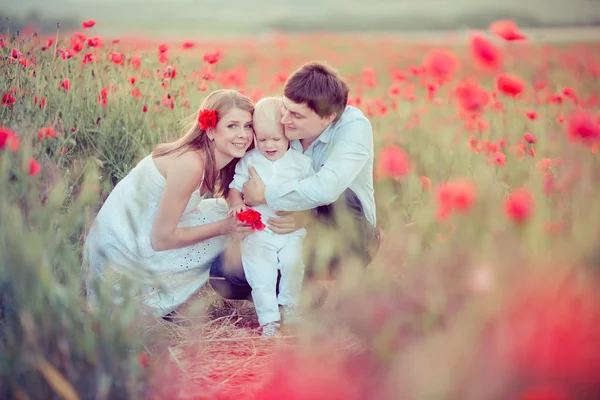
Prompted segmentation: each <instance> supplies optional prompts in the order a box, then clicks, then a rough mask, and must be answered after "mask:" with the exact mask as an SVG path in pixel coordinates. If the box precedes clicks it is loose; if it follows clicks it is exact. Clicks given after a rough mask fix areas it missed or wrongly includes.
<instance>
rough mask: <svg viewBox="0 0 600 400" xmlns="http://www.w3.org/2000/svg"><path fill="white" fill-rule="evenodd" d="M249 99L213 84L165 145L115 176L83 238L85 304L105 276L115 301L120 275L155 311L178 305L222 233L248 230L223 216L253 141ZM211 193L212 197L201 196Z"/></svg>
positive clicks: (198, 280) (205, 271)
mask: <svg viewBox="0 0 600 400" xmlns="http://www.w3.org/2000/svg"><path fill="white" fill-rule="evenodd" d="M253 110H254V105H253V103H252V101H251V100H250V99H249V98H248V97H246V96H244V95H242V94H240V93H239V92H237V91H235V90H217V91H215V92H213V93H211V94H210V95H209V96H208V97H206V99H205V100H204V102H203V103H202V105H201V108H200V110H199V112H198V114H197V115H195V118H194V119H195V121H194V124H193V126H192V128H191V129H190V130H189V131H188V132H187V134H185V135H184V136H183V137H181V138H180V139H179V140H177V141H175V142H172V143H163V144H160V145H158V146H157V147H156V149H155V150H154V152H152V153H151V154H150V155H148V156H146V157H145V158H144V159H143V160H142V161H140V162H139V163H138V164H137V165H136V167H135V168H134V169H133V170H131V172H130V173H129V174H128V175H127V176H126V177H125V178H124V179H123V180H122V181H120V182H119V183H118V184H117V185H116V186H115V188H114V189H113V191H112V192H111V193H110V196H109V197H108V199H107V200H106V202H105V203H104V204H103V206H102V208H101V209H100V212H99V213H98V215H97V217H96V219H95V221H94V223H93V225H92V227H91V229H90V232H89V234H88V236H87V239H86V244H85V253H84V263H85V265H86V267H87V268H86V273H85V275H86V278H85V281H86V289H87V293H88V300H89V304H90V306H91V307H92V308H95V307H96V306H97V302H96V300H97V299H98V295H97V289H98V286H97V283H99V282H100V281H104V282H107V283H108V284H109V285H111V286H112V287H113V288H114V289H115V290H116V293H113V294H111V296H113V295H114V296H115V297H113V298H112V301H113V302H114V303H115V304H118V303H119V296H118V293H119V290H123V289H124V287H123V285H122V284H121V283H122V282H123V278H128V281H129V282H130V283H132V284H133V287H131V288H130V290H132V293H133V294H134V295H135V296H136V297H137V298H138V299H139V300H140V301H141V302H142V303H143V304H144V305H145V306H147V307H148V308H149V310H150V313H151V314H152V315H154V316H157V317H160V316H165V315H166V314H168V313H170V312H171V311H173V310H175V309H176V308H177V307H178V306H179V305H181V304H183V303H184V302H185V301H186V300H187V299H188V298H189V297H190V296H191V295H192V294H194V293H195V292H196V291H198V289H200V287H202V286H203V285H204V284H205V283H206V281H207V280H208V276H209V270H210V265H211V262H212V261H213V260H214V259H215V258H216V257H217V256H218V255H219V254H221V253H222V252H223V250H224V248H225V239H226V237H227V236H228V235H230V236H234V237H237V238H242V237H244V236H246V235H248V234H250V233H251V232H252V230H251V228H250V227H248V226H246V225H245V224H242V223H240V222H238V221H237V220H236V219H235V217H230V218H227V217H226V214H227V204H226V202H225V200H224V199H223V198H226V197H227V194H228V191H229V183H230V182H231V180H232V178H233V174H234V169H235V165H236V163H237V161H238V160H239V159H240V158H241V157H243V155H244V154H245V152H246V150H247V149H248V148H249V147H250V145H251V143H252V140H253V130H252V113H253ZM209 193H214V194H215V195H216V196H217V197H219V198H216V199H205V198H206V196H207V195H208V194H209Z"/></svg>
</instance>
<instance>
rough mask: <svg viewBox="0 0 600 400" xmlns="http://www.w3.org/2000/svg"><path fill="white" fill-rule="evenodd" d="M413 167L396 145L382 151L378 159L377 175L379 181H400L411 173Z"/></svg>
mask: <svg viewBox="0 0 600 400" xmlns="http://www.w3.org/2000/svg"><path fill="white" fill-rule="evenodd" d="M410 170H411V166H410V162H409V160H408V157H406V154H405V153H404V151H403V150H402V149H401V148H400V147H398V146H396V145H393V144H392V145H388V146H386V147H384V148H383V149H381V151H380V152H379V157H377V166H376V171H375V172H376V175H377V177H378V178H379V179H384V178H394V179H400V178H402V177H404V176H406V175H408V174H409V173H410Z"/></svg>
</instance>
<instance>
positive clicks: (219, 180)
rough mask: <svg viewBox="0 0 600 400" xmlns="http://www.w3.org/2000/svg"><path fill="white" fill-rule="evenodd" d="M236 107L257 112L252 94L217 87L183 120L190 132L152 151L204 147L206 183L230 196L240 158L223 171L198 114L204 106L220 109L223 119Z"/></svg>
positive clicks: (164, 152)
mask: <svg viewBox="0 0 600 400" xmlns="http://www.w3.org/2000/svg"><path fill="white" fill-rule="evenodd" d="M234 108H239V109H241V110H244V111H248V112H249V113H250V114H252V113H253V112H254V103H252V100H250V98H248V97H247V96H244V95H243V94H241V93H240V92H238V91H236V90H232V89H220V90H215V91H214V92H212V93H211V94H209V95H208V96H207V97H206V98H205V99H204V101H203V102H202V104H201V105H200V110H198V112H197V113H195V114H193V115H191V116H190V117H188V118H186V119H185V120H184V121H183V122H184V123H187V124H188V125H189V127H188V128H187V133H186V134H185V135H183V136H182V137H181V138H179V139H177V140H176V141H174V142H170V143H161V144H159V145H158V146H156V148H155V149H154V151H153V152H152V155H153V156H154V157H161V156H165V155H167V154H173V153H179V154H183V153H185V152H187V151H196V150H200V151H202V152H203V153H204V155H205V162H204V168H205V169H204V183H205V185H206V187H207V188H208V190H210V191H211V192H212V193H214V194H215V195H216V196H222V197H227V195H228V194H229V183H230V182H231V181H232V180H233V175H234V173H235V166H236V164H237V162H238V161H239V158H234V159H233V160H231V162H229V164H227V165H226V166H225V167H223V168H222V169H221V170H220V171H218V170H217V164H216V161H215V152H214V147H215V146H214V142H213V141H211V140H209V138H208V135H207V134H206V131H205V130H203V129H200V126H199V125H198V114H199V113H200V112H201V111H202V110H215V111H216V112H217V120H219V119H220V118H221V117H222V116H223V115H225V114H227V113H228V112H229V111H231V110H232V109H234ZM251 147H252V145H251ZM217 184H218V186H217Z"/></svg>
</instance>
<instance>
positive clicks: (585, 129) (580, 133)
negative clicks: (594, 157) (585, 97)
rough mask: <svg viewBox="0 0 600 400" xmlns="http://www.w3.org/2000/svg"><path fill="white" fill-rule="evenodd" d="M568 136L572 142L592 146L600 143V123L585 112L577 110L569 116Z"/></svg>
mask: <svg viewBox="0 0 600 400" xmlns="http://www.w3.org/2000/svg"><path fill="white" fill-rule="evenodd" d="M567 134H568V135H569V139H570V140H571V141H579V142H582V143H584V144H586V145H592V144H594V143H597V142H598V141H600V123H599V122H598V121H597V120H596V119H595V118H594V116H593V115H592V114H591V113H590V112H589V111H585V110H577V111H575V112H573V113H572V114H571V115H570V116H569V120H568V125H567Z"/></svg>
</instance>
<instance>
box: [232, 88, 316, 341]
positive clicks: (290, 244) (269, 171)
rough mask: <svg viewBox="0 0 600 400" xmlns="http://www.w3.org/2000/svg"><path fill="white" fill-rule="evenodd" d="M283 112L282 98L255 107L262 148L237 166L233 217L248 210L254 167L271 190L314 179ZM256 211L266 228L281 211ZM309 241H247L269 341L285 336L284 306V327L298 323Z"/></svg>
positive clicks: (249, 269) (249, 275)
mask: <svg viewBox="0 0 600 400" xmlns="http://www.w3.org/2000/svg"><path fill="white" fill-rule="evenodd" d="M282 108H283V103H282V101H281V98H276V97H268V98H264V99H261V100H260V101H259V102H258V103H256V105H255V108H254V116H253V125H254V133H255V140H256V141H255V143H256V148H255V149H253V150H251V151H249V152H247V153H246V155H245V156H244V157H243V158H242V159H241V160H240V161H239V162H238V164H237V166H236V169H235V176H234V178H233V181H232V182H231V184H230V185H229V188H230V194H229V199H228V200H229V213H230V215H231V214H234V215H237V214H238V213H240V212H242V211H246V210H247V209H248V207H247V206H246V205H245V204H244V200H243V197H242V193H241V191H242V187H243V184H244V182H246V181H247V180H248V179H249V178H250V175H249V173H248V167H249V166H250V165H251V166H253V167H254V169H255V170H256V172H257V173H258V175H259V176H260V178H261V179H262V180H263V182H264V183H265V184H271V183H278V182H286V181H289V180H290V179H304V178H306V177H308V176H309V175H311V174H313V173H314V169H313V167H312V159H311V158H310V157H308V156H305V155H304V154H302V153H300V152H298V151H296V150H293V149H291V148H289V141H288V140H287V138H286V137H285V135H284V130H283V125H281V122H280V121H281V115H282ZM254 209H255V210H256V211H258V212H260V213H261V215H262V222H263V223H264V224H265V225H266V224H267V218H269V217H277V215H276V214H275V211H273V210H271V209H270V208H269V207H268V206H267V205H266V204H261V205H259V206H257V207H255V208H254ZM305 236H306V230H305V229H300V230H298V231H296V232H292V233H289V234H285V235H279V234H275V233H273V232H271V231H270V230H269V228H268V227H267V228H265V229H264V230H262V231H256V232H254V233H253V234H252V235H250V236H248V237H246V238H245V239H244V240H243V241H242V248H241V250H242V264H243V267H244V273H245V275H246V279H247V280H248V283H249V284H250V286H251V287H252V299H253V301H254V306H255V308H256V313H257V314H258V322H259V324H260V326H261V328H262V336H263V337H265V338H268V337H271V336H276V335H277V334H278V333H279V332H280V329H281V326H280V318H281V317H280V314H279V305H281V306H283V319H284V322H286V323H293V322H297V319H298V314H297V310H296V307H297V305H298V301H299V297H300V291H301V287H302V280H303V278H304V263H303V261H302V241H303V239H304V237H305ZM278 270H279V271H281V281H280V283H279V296H277V294H276V286H277V275H278Z"/></svg>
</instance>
